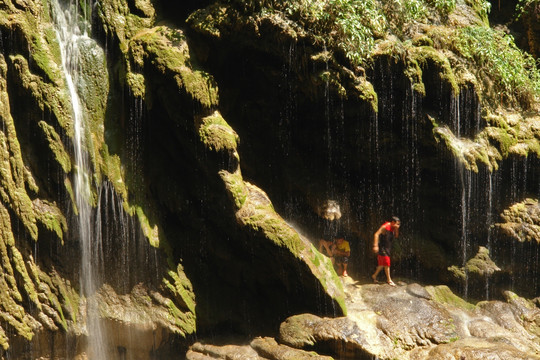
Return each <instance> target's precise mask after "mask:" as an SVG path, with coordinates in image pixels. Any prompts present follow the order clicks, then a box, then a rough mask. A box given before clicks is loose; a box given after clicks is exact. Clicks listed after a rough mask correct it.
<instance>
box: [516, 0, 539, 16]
mask: <svg viewBox="0 0 540 360" xmlns="http://www.w3.org/2000/svg"><path fill="white" fill-rule="evenodd" d="M534 4H536V5H540V0H519V1H518V3H517V5H516V19H519V18H520V17H521V16H522V15H523V14H525V13H526V12H527V9H532V8H533V6H534Z"/></svg>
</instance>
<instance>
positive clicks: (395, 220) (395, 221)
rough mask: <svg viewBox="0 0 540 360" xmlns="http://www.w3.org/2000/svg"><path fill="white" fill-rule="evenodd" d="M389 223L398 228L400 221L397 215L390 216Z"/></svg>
mask: <svg viewBox="0 0 540 360" xmlns="http://www.w3.org/2000/svg"><path fill="white" fill-rule="evenodd" d="M390 225H391V226H392V228H393V229H396V228H399V226H400V225H401V221H400V220H399V218H398V217H397V216H392V218H391V220H390Z"/></svg>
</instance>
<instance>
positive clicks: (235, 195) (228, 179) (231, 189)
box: [219, 170, 249, 210]
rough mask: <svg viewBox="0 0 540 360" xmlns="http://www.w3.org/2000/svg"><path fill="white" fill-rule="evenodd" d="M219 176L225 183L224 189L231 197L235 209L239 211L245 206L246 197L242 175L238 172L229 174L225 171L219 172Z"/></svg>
mask: <svg viewBox="0 0 540 360" xmlns="http://www.w3.org/2000/svg"><path fill="white" fill-rule="evenodd" d="M219 176H220V177H221V178H222V179H223V181H224V182H225V187H226V188H227V191H228V193H229V194H230V195H231V196H232V199H233V201H234V204H235V206H236V209H237V210H239V209H241V208H242V206H243V205H244V204H245V202H246V200H247V197H248V194H249V192H248V189H247V187H246V185H245V184H244V180H243V179H242V175H241V174H240V172H239V171H237V172H236V173H230V172H228V171H226V170H221V171H220V172H219Z"/></svg>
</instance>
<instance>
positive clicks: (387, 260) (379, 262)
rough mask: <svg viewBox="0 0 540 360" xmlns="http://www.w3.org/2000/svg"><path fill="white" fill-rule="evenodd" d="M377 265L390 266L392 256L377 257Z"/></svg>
mask: <svg viewBox="0 0 540 360" xmlns="http://www.w3.org/2000/svg"><path fill="white" fill-rule="evenodd" d="M377 265H379V266H390V256H384V255H377Z"/></svg>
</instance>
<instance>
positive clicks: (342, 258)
mask: <svg viewBox="0 0 540 360" xmlns="http://www.w3.org/2000/svg"><path fill="white" fill-rule="evenodd" d="M348 263H349V257H348V256H336V264H348Z"/></svg>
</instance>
